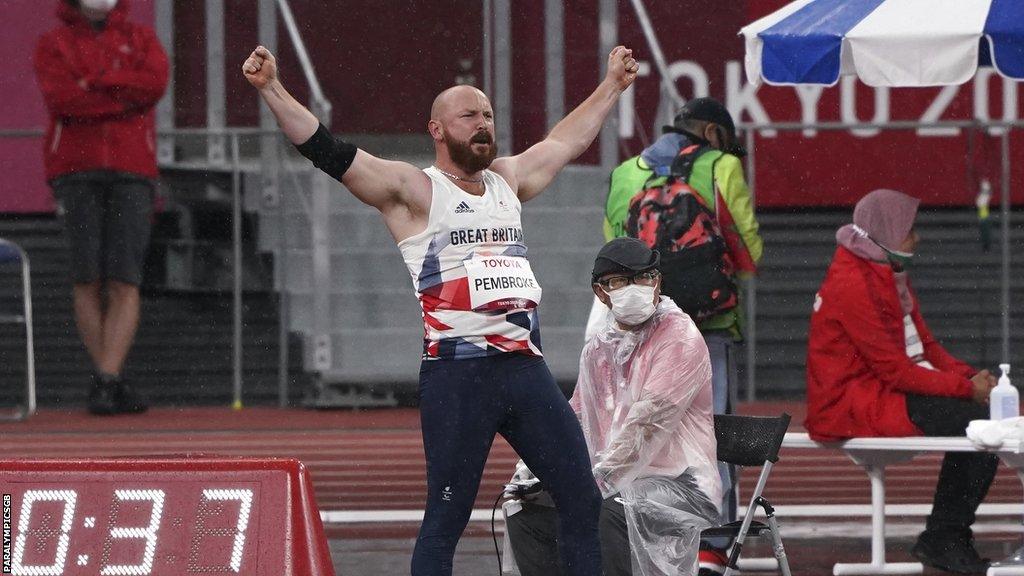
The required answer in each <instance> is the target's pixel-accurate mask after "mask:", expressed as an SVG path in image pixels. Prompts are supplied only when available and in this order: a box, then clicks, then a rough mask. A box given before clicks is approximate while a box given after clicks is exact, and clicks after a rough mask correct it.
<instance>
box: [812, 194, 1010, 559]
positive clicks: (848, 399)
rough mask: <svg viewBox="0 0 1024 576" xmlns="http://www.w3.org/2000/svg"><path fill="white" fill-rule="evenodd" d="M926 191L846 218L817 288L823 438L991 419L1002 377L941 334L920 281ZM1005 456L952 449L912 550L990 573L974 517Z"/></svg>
mask: <svg viewBox="0 0 1024 576" xmlns="http://www.w3.org/2000/svg"><path fill="white" fill-rule="evenodd" d="M918 203H919V201H918V200H917V199H915V198H912V197H910V196H907V195H906V194H903V193H900V192H896V191H893V190H875V191H874V192H871V193H870V194H868V195H867V196H865V197H864V198H862V199H861V200H860V202H858V203H857V206H856V208H854V211H853V224H848V225H846V226H843V227H842V228H840V229H839V232H838V233H837V234H836V239H837V241H838V243H839V247H838V248H836V253H835V256H834V257H833V259H832V265H831V266H830V267H829V270H828V274H827V275H826V276H825V281H824V282H823V283H822V285H821V289H820V290H819V291H818V294H817V295H816V296H815V299H814V313H813V314H812V316H811V328H810V335H809V342H808V347H807V420H806V422H805V425H806V427H807V431H808V432H809V433H810V435H811V437H812V438H814V439H815V440H820V441H829V440H841V439H846V438H853V437H858V436H920V435H924V436H962V435H964V434H965V430H966V428H967V424H968V423H969V422H970V421H971V420H975V419H983V418H988V408H987V406H986V404H987V403H988V396H989V391H990V390H991V389H992V387H993V386H994V385H995V378H994V377H993V376H992V375H990V374H989V373H988V371H987V370H982V371H978V370H975V369H974V368H972V367H970V366H968V365H967V364H965V363H963V362H961V361H960V360H958V359H956V358H954V357H953V356H952V355H950V354H949V352H947V351H946V350H945V349H944V348H943V347H942V346H941V345H940V344H939V343H938V342H936V341H935V338H934V337H933V336H932V334H931V332H930V331H929V330H928V326H927V325H925V322H924V318H922V317H921V311H920V309H919V307H918V302H917V297H916V296H915V294H914V291H913V289H912V288H911V287H910V281H909V277H908V271H907V264H909V262H910V259H911V257H912V256H913V253H914V248H915V247H916V245H917V242H918V236H917V233H916V232H915V231H914V218H915V216H916V215H917V206H918ZM996 464H997V458H996V456H994V455H992V454H984V453H974V452H971V453H963V452H960V453H957V452H948V453H946V456H945V459H944V460H943V463H942V471H941V472H940V474H939V482H938V486H937V487H936V490H935V499H934V504H933V507H932V513H931V515H930V516H929V517H928V520H927V523H926V528H925V531H924V532H923V533H921V535H920V536H919V537H918V540H917V543H916V545H915V546H914V548H913V551H912V553H913V555H914V556H915V557H916V558H917V559H918V560H920V561H921V562H922V563H923V564H926V565H929V566H932V567H935V568H939V569H942V570H947V571H950V572H958V573H975V572H984V571H985V569H986V568H987V566H988V562H987V560H984V559H982V558H980V557H979V556H978V553H977V551H975V549H974V543H973V536H972V532H971V525H972V524H973V523H974V515H975V511H976V510H977V508H978V505H979V504H981V501H982V500H983V499H984V498H985V494H986V493H987V492H988V488H989V485H990V484H991V483H992V479H993V477H994V476H995V472H996Z"/></svg>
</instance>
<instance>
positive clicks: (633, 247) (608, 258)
mask: <svg viewBox="0 0 1024 576" xmlns="http://www.w3.org/2000/svg"><path fill="white" fill-rule="evenodd" d="M660 262H661V255H660V254H658V251H657V250H651V249H650V248H648V247H647V244H644V243H643V242H641V241H640V240H637V239H636V238H616V239H615V240H612V241H611V242H609V243H607V244H605V245H604V246H602V247H601V251H600V252H598V253H597V258H596V259H595V260H594V271H593V272H592V276H591V277H592V279H593V281H594V282H597V280H598V279H599V278H600V277H601V276H604V275H605V274H610V273H612V272H622V273H624V274H630V273H636V272H643V271H644V270H650V269H651V268H657V267H658V264H659V263H660Z"/></svg>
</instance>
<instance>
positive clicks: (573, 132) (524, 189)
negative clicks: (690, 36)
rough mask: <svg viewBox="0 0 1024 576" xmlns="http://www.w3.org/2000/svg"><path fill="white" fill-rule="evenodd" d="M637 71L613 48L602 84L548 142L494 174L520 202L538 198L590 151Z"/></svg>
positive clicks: (497, 165) (628, 55)
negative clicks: (511, 185) (509, 182)
mask: <svg viewBox="0 0 1024 576" xmlns="http://www.w3.org/2000/svg"><path fill="white" fill-rule="evenodd" d="M638 69H639V65H638V64H637V62H636V60H634V59H633V51H632V50H630V49H628V48H625V47H623V46H616V47H615V49H614V50H612V52H611V54H609V55H608V71H607V73H606V74H605V77H604V80H602V81H601V83H600V84H598V86H597V89H595V90H594V92H593V93H592V94H591V95H590V96H588V97H587V99H586V100H584V101H583V103H581V104H580V105H579V106H577V107H576V109H575V110H573V111H572V112H570V113H569V115H568V116H566V117H565V118H563V119H562V121H561V122H559V123H558V124H556V125H555V127H554V128H553V129H552V130H551V133H550V134H548V136H547V138H545V139H544V140H542V141H541V142H538V143H537V144H534V145H533V146H531V147H530V148H529V149H527V150H526V151H525V152H523V153H522V154H518V155H516V156H511V157H507V158H500V159H498V160H495V161H494V170H495V171H496V172H498V173H500V174H501V175H502V176H504V177H505V178H506V179H508V180H512V181H513V182H515V183H516V184H518V188H517V189H518V194H519V199H520V200H522V201H524V202H525V201H527V200H530V199H532V198H534V197H536V196H537V195H538V194H540V193H541V192H542V191H543V190H544V188H546V187H547V185H548V184H550V183H551V181H552V180H554V178H555V176H556V175H557V174H558V172H559V171H560V170H561V169H562V168H564V167H565V165H566V164H568V163H569V162H572V161H573V160H575V159H576V158H577V157H578V156H579V155H580V154H583V152H585V151H586V150H587V148H589V147H590V144H591V143H592V142H593V141H594V138H596V137H597V134H598V132H600V130H601V126H602V125H603V124H604V119H605V118H606V117H607V116H608V113H609V112H610V111H611V109H612V106H614V105H615V102H616V101H617V100H618V99H619V95H620V94H622V92H623V91H624V90H625V89H626V88H629V86H630V85H631V84H632V83H633V80H635V79H636V72H637V70H638Z"/></svg>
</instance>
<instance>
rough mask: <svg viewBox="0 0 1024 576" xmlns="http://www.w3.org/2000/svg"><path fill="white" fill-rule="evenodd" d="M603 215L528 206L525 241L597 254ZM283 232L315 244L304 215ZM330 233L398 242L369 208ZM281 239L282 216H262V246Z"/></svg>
mask: <svg viewBox="0 0 1024 576" xmlns="http://www.w3.org/2000/svg"><path fill="white" fill-rule="evenodd" d="M603 218H604V210H602V209H601V208H600V207H585V208H572V209H565V208H555V207H549V206H532V205H527V206H526V208H524V211H523V218H522V219H523V230H524V234H525V239H526V244H527V246H529V247H531V248H534V250H535V251H536V250H543V249H544V248H545V247H548V246H563V247H570V246H577V247H585V248H590V247H594V253H595V254H596V253H597V249H598V248H600V246H601V244H603V241H604V236H603V233H602V231H601V222H602V221H603ZM284 231H285V233H284V240H285V245H286V246H287V248H289V249H294V248H305V249H308V248H309V247H310V246H311V245H312V233H311V229H310V223H309V218H308V217H307V216H306V215H305V214H288V215H286V216H285V225H284ZM328 233H329V235H330V236H329V242H330V245H331V246H333V247H335V248H342V247H344V248H350V247H351V248H362V247H371V248H372V247H379V248H384V247H388V246H393V245H395V240H394V237H392V236H391V233H390V232H389V231H388V229H387V227H386V226H385V225H384V220H383V218H382V217H381V215H380V213H379V212H378V211H377V210H375V209H373V208H369V207H365V208H363V207H360V208H355V209H352V210H346V211H344V212H339V213H335V214H331V216H330V224H329V226H328ZM281 240H282V238H281V219H280V218H279V217H276V216H268V217H266V218H262V219H260V225H259V246H260V249H261V250H264V251H267V252H276V251H278V250H279V249H280V242H281Z"/></svg>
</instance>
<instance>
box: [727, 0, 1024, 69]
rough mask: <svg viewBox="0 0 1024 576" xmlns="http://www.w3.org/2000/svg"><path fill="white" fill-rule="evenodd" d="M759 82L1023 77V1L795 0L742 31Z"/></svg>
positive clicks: (750, 61) (749, 62)
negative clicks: (984, 74)
mask: <svg viewBox="0 0 1024 576" xmlns="http://www.w3.org/2000/svg"><path fill="white" fill-rule="evenodd" d="M740 32H741V33H742V34H743V35H744V36H745V38H746V51H747V54H746V68H747V77H748V78H749V80H750V81H751V82H753V83H755V84H756V83H760V82H761V81H764V82H767V83H768V84H779V85H795V84H818V85H826V86H831V85H833V84H835V83H836V82H838V81H839V77H840V75H856V76H858V77H859V78H860V79H861V81H863V82H864V83H865V84H868V85H870V86H942V85H948V84H962V83H964V82H967V81H968V80H970V79H971V78H973V77H974V74H975V72H976V71H977V68H978V65H979V64H981V65H988V64H991V65H993V66H995V69H996V70H997V71H998V72H999V73H1000V74H1002V75H1003V76H1007V77H1009V78H1014V79H1017V80H1022V79H1024V0H796V1H795V2H792V3H790V4H788V5H786V6H785V7H783V8H782V9H780V10H778V11H776V12H773V13H772V14H769V15H768V16H765V17H764V18H761V19H760V20H758V21H756V22H754V23H752V24H750V25H749V26H746V27H745V28H743V29H742V30H741V31H740Z"/></svg>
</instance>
